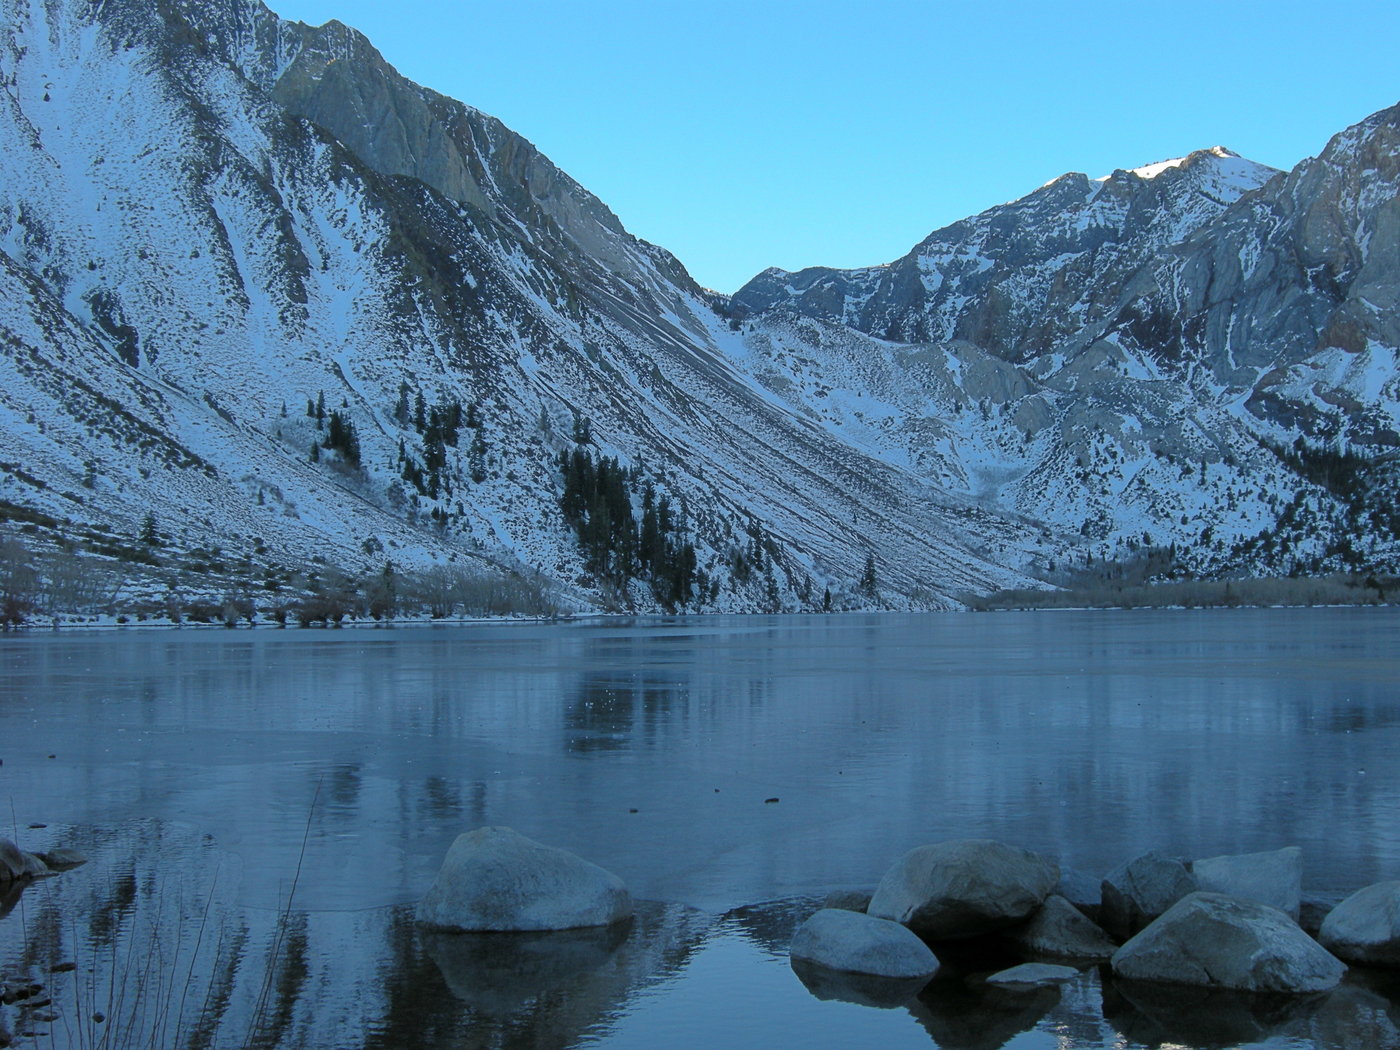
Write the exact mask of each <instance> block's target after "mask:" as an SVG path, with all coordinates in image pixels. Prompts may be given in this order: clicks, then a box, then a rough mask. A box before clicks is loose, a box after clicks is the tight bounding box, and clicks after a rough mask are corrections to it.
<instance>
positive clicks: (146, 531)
mask: <svg viewBox="0 0 1400 1050" xmlns="http://www.w3.org/2000/svg"><path fill="white" fill-rule="evenodd" d="M141 542H142V543H144V544H145V545H146V546H147V547H159V546H160V531H159V529H158V528H157V527H156V516H155V514H154V513H152V512H151V511H147V512H146V516H145V517H144V518H142V519H141Z"/></svg>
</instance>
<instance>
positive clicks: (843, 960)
mask: <svg viewBox="0 0 1400 1050" xmlns="http://www.w3.org/2000/svg"><path fill="white" fill-rule="evenodd" d="M790 954H791V956H792V958H794V959H801V960H804V961H806V962H812V963H817V964H819V965H821V966H825V967H827V968H828V969H831V970H841V971H843V972H846V973H861V974H868V975H871V976H874V977H923V978H929V977H932V976H933V975H934V974H935V973H937V972H938V958H937V957H936V956H935V955H934V954H933V952H931V951H930V950H929V948H928V945H926V944H924V942H923V941H921V940H919V938H918V937H916V936H915V935H914V934H913V933H910V932H909V930H908V929H906V928H905V927H903V926H901V925H900V924H899V923H897V922H891V921H890V920H888V919H877V918H875V917H873V916H870V915H862V914H861V913H860V912H854V911H847V910H845V909H841V908H823V909H822V910H821V911H819V912H817V913H816V914H815V915H813V916H812V917H811V918H810V919H808V920H807V921H806V922H804V923H803V924H802V925H801V926H800V927H799V928H798V930H797V933H796V934H795V935H794V936H793V938H792V948H791V949H790Z"/></svg>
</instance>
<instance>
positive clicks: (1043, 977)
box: [987, 963, 1079, 989]
mask: <svg viewBox="0 0 1400 1050" xmlns="http://www.w3.org/2000/svg"><path fill="white" fill-rule="evenodd" d="M1078 976H1079V971H1078V970H1076V969H1075V968H1074V967H1073V966H1052V965H1051V964H1050V963H1022V964H1021V965H1020V966H1013V967H1011V969H1009V970H1002V971H1001V972H1000V973H994V974H992V975H991V976H990V977H988V978H987V983H988V984H990V985H992V986H993V987H996V988H1006V989H1014V988H1044V987H1046V986H1048V985H1055V984H1063V983H1064V982H1065V981H1068V980H1071V979H1073V978H1075V977H1078Z"/></svg>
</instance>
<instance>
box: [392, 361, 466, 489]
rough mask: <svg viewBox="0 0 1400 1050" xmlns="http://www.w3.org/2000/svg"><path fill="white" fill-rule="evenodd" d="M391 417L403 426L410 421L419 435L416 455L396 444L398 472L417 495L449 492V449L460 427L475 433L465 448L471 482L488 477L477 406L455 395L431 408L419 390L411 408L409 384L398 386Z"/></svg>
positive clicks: (456, 443) (457, 441)
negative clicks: (397, 448) (396, 403)
mask: <svg viewBox="0 0 1400 1050" xmlns="http://www.w3.org/2000/svg"><path fill="white" fill-rule="evenodd" d="M394 418H395V419H396V420H397V421H398V422H399V423H400V424H401V425H403V426H408V425H409V423H410V422H411V423H412V425H413V428H414V429H415V430H416V431H418V433H419V434H420V435H421V438H420V445H419V449H418V454H417V455H416V456H415V455H410V454H409V452H408V450H407V449H406V448H405V447H404V446H403V444H402V442H400V444H399V462H400V465H401V470H400V474H401V476H402V477H403V479H404V480H405V481H407V482H408V483H409V484H411V485H412V486H413V487H414V488H415V489H416V490H417V491H418V493H419V495H422V496H427V497H428V498H429V499H438V498H439V497H441V496H446V495H451V494H452V482H451V474H450V472H449V471H448V469H447V466H448V452H447V450H448V449H450V448H458V447H459V446H460V442H461V432H462V428H463V427H466V428H467V429H468V430H471V431H473V432H474V434H473V437H472V440H471V444H470V445H469V447H468V450H467V466H468V470H469V472H470V476H471V479H472V481H474V482H475V483H477V484H478V485H479V484H481V482H483V481H485V480H486V478H487V471H486V438H485V435H484V434H483V433H482V420H481V414H480V411H479V410H478V409H477V407H476V405H474V404H473V405H467V406H466V407H465V408H463V406H462V403H461V402H460V401H458V400H457V399H456V398H443V399H442V400H441V401H439V402H438V403H437V404H435V405H432V406H431V407H429V406H428V404H427V403H426V402H425V401H424V400H423V395H422V393H421V392H419V393H418V394H416V395H415V397H414V400H413V407H412V409H411V410H410V408H409V399H408V384H407V383H403V384H400V386H399V400H398V405H397V406H396V407H395V409H394Z"/></svg>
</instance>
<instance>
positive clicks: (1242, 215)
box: [731, 110, 1400, 572]
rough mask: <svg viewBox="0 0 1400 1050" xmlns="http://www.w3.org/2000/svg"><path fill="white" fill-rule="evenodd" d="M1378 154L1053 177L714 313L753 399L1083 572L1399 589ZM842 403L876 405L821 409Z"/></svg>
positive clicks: (1359, 135)
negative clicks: (850, 265)
mask: <svg viewBox="0 0 1400 1050" xmlns="http://www.w3.org/2000/svg"><path fill="white" fill-rule="evenodd" d="M1396 133H1397V111H1396V110H1387V111H1385V112H1382V113H1379V114H1376V115H1375V116H1373V117H1371V118H1369V119H1368V120H1366V121H1364V122H1363V123H1361V124H1359V125H1357V126H1355V127H1353V128H1351V129H1348V130H1347V131H1346V132H1343V133H1342V134H1341V135H1338V136H1337V137H1336V138H1335V139H1334V140H1333V141H1332V142H1331V143H1330V144H1328V146H1327V148H1326V149H1325V150H1324V151H1323V153H1322V154H1321V156H1320V157H1319V158H1317V159H1316V160H1308V161H1305V162H1303V163H1302V164H1301V165H1299V167H1298V168H1297V169H1296V170H1295V171H1293V172H1290V173H1287V174H1283V173H1276V172H1272V171H1271V169H1267V168H1262V167H1261V166H1259V165H1254V164H1251V163H1250V162H1248V161H1244V160H1243V159H1241V158H1239V157H1236V156H1235V155H1234V154H1231V153H1230V152H1229V151H1227V150H1224V149H1222V148H1219V147H1216V148H1214V149H1211V150H1205V151H1201V152H1198V153H1193V154H1191V155H1190V156H1188V157H1185V158H1181V159H1180V160H1177V161H1169V162H1161V163H1158V164H1154V165H1148V166H1147V167H1145V168H1140V169H1135V170H1134V171H1118V172H1115V173H1114V174H1113V175H1111V176H1109V177H1108V178H1106V179H1101V180H1094V181H1091V180H1089V179H1088V178H1086V177H1085V176H1082V175H1077V174H1071V175H1066V176H1062V177H1061V178H1059V179H1056V180H1054V181H1053V182H1051V183H1049V184H1047V185H1046V186H1044V187H1042V188H1041V189H1040V190H1038V191H1036V192H1034V193H1032V194H1030V195H1029V196H1028V197H1026V198H1023V199H1022V200H1020V201H1016V202H1013V203H1011V204H1007V205H1002V206H1000V207H998V208H993V209H991V210H989V211H987V212H984V213H983V214H981V215H979V216H976V217H974V218H972V219H969V220H965V221H964V222H961V223H956V224H954V225H953V226H951V227H948V228H947V229H944V230H940V231H938V232H936V233H934V234H932V235H930V237H929V238H928V239H926V240H925V241H924V242H923V243H922V244H920V245H919V246H918V247H916V248H915V249H914V251H912V252H911V253H910V254H909V255H907V256H905V257H904V258H903V259H900V260H899V261H897V262H895V263H892V264H890V265H889V266H885V267H876V268H873V269H866V270H854V271H836V270H821V269H813V270H804V271H801V272H799V273H796V274H786V273H784V272H782V271H776V270H769V271H766V272H765V273H763V274H760V275H759V276H758V277H756V278H754V280H753V281H751V282H750V283H749V284H748V285H746V286H745V287H744V288H743V289H741V290H740V291H739V292H738V293H736V295H735V296H734V297H733V302H732V305H731V310H732V312H733V314H734V315H735V316H736V317H737V318H742V319H743V325H744V327H745V330H746V331H750V332H751V333H752V337H751V338H752V342H753V344H754V346H755V347H756V349H757V353H756V359H757V362H758V363H757V364H756V365H755V369H754V372H755V374H756V375H758V376H759V377H760V378H762V380H763V381H764V382H766V383H767V384H768V385H770V386H772V387H773V388H774V389H776V390H782V391H784V392H785V393H786V396H788V397H789V398H790V399H791V400H792V401H794V402H795V403H800V404H802V405H805V406H808V407H809V408H810V410H811V411H814V412H816V413H818V414H823V415H824V416H825V418H827V419H828V420H830V421H831V422H832V423H833V425H839V426H841V427H842V428H844V429H848V430H852V429H853V430H858V431H860V432H861V434H862V436H863V438H864V440H866V441H867V442H873V443H874V445H875V446H877V447H879V448H881V449H883V450H884V454H885V455H887V456H894V457H896V458H903V459H905V460H906V461H909V462H912V463H914V464H917V465H918V466H919V468H920V469H923V470H925V471H928V472H929V473H930V474H932V475H933V476H935V477H938V478H940V479H941V480H942V481H943V482H944V483H945V484H947V485H948V486H949V487H951V488H953V489H955V490H959V489H960V490H963V491H967V492H969V493H971V494H973V495H975V496H977V497H978V498H980V499H981V501H982V502H983V503H984V504H988V503H990V504H992V505H1002V506H1006V507H1008V508H1011V509H1014V510H1016V511H1018V512H1020V513H1024V514H1027V515H1028V516H1031V517H1034V518H1036V519H1038V520H1040V521H1043V522H1045V523H1046V524H1047V525H1049V526H1057V527H1058V528H1059V529H1060V530H1063V531H1065V532H1070V533H1073V532H1076V531H1077V532H1078V533H1079V534H1080V535H1081V536H1082V537H1083V538H1084V540H1085V541H1086V542H1085V544H1084V545H1082V546H1081V548H1080V550H1079V551H1078V552H1077V553H1078V557H1080V558H1081V559H1083V558H1088V557H1091V556H1094V555H1097V556H1099V557H1104V556H1107V557H1109V558H1122V557H1124V556H1126V555H1129V554H1131V553H1132V551H1133V549H1134V548H1137V547H1144V546H1163V545H1172V546H1173V547H1175V548H1176V549H1175V551H1173V553H1172V557H1173V558H1174V559H1176V560H1177V561H1178V562H1179V565H1180V568H1181V569H1184V570H1187V571H1195V572H1199V571H1212V572H1218V571H1253V572H1259V571H1262V572H1292V571H1303V572H1316V571H1325V570H1330V569H1341V568H1351V569H1362V568H1366V569H1374V568H1383V569H1386V570H1389V571H1393V568H1394V564H1395V558H1396V535H1397V531H1400V529H1397V525H1400V522H1397V521H1396V519H1395V515H1394V513H1393V511H1392V510H1391V509H1390V508H1391V507H1392V506H1393V501H1394V494H1395V491H1396V468H1395V461H1394V455H1393V447H1394V445H1395V433H1396V432H1395V421H1396V418H1397V416H1396V412H1397V409H1398V408H1400V380H1398V379H1397V369H1396V356H1395V354H1396V347H1397V346H1400V337H1398V334H1397V332H1396V330H1395V327H1394V325H1395V320H1394V318H1395V313H1394V309H1393V303H1394V297H1395V295H1396V290H1397V282H1396V273H1395V262H1396V257H1397V252H1400V237H1397V230H1396V227H1395V225H1394V222H1395V219H1394V215H1395V213H1396V208H1397V207H1398V206H1400V205H1397V194H1400V178H1397V163H1398V158H1400V152H1398V151H1397V142H1396ZM799 347H805V348H808V349H806V350H800V349H799ZM812 347H818V348H821V349H819V350H818V351H816V352H813V351H812V350H811V349H810V348H812ZM872 388H873V390H874V393H873V395H872ZM852 391H854V392H856V393H857V394H858V395H860V396H865V397H870V396H874V397H875V398H876V399H877V401H878V402H879V404H878V405H877V406H876V408H875V410H874V411H873V412H872V411H871V410H870V409H869V408H867V409H866V410H865V411H852V410H851V409H850V408H848V407H842V408H839V409H833V407H832V406H833V405H837V404H840V405H843V406H845V405H847V404H848V402H849V398H848V397H847V396H846V395H847V394H849V393H850V392H852ZM872 423H873V424H874V425H873V426H872ZM1074 556H1075V555H1071V558H1073V557H1074ZM1052 557H1053V555H1052ZM1061 557H1062V558H1063V555H1061Z"/></svg>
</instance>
